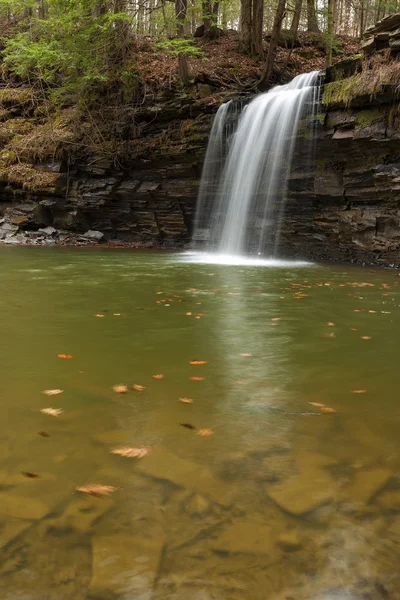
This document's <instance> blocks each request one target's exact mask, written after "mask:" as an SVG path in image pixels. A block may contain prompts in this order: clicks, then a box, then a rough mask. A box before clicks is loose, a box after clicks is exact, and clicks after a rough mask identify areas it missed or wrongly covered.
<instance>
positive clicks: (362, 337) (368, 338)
mask: <svg viewBox="0 0 400 600" xmlns="http://www.w3.org/2000/svg"><path fill="white" fill-rule="evenodd" d="M361 339H362V340H370V339H371V336H370V335H362V336H361Z"/></svg>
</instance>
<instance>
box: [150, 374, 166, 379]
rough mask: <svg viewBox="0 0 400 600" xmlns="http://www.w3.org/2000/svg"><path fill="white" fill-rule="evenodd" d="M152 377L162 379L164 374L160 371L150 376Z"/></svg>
mask: <svg viewBox="0 0 400 600" xmlns="http://www.w3.org/2000/svg"><path fill="white" fill-rule="evenodd" d="M152 377H153V379H164V375H163V374H162V373H158V374H157V375H153V376H152Z"/></svg>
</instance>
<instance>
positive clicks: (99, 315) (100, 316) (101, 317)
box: [94, 313, 105, 319]
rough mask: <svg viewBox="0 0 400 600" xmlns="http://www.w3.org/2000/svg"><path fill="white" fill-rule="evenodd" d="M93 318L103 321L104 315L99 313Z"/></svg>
mask: <svg viewBox="0 0 400 600" xmlns="http://www.w3.org/2000/svg"><path fill="white" fill-rule="evenodd" d="M94 316H95V317H97V318H98V319H103V318H104V316H105V315H102V314H101V313H97V314H96V315H94Z"/></svg>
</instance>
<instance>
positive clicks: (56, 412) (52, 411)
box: [40, 407, 64, 417]
mask: <svg viewBox="0 0 400 600" xmlns="http://www.w3.org/2000/svg"><path fill="white" fill-rule="evenodd" d="M40 412H41V413H43V414H44V415H50V416H52V417H59V416H60V415H62V414H63V412H64V411H63V409H62V408H51V407H50V408H41V409H40Z"/></svg>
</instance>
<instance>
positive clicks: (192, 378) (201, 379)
mask: <svg viewBox="0 0 400 600" xmlns="http://www.w3.org/2000/svg"><path fill="white" fill-rule="evenodd" d="M189 379H190V380H191V381H203V380H204V377H196V376H195V375H193V377H189Z"/></svg>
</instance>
